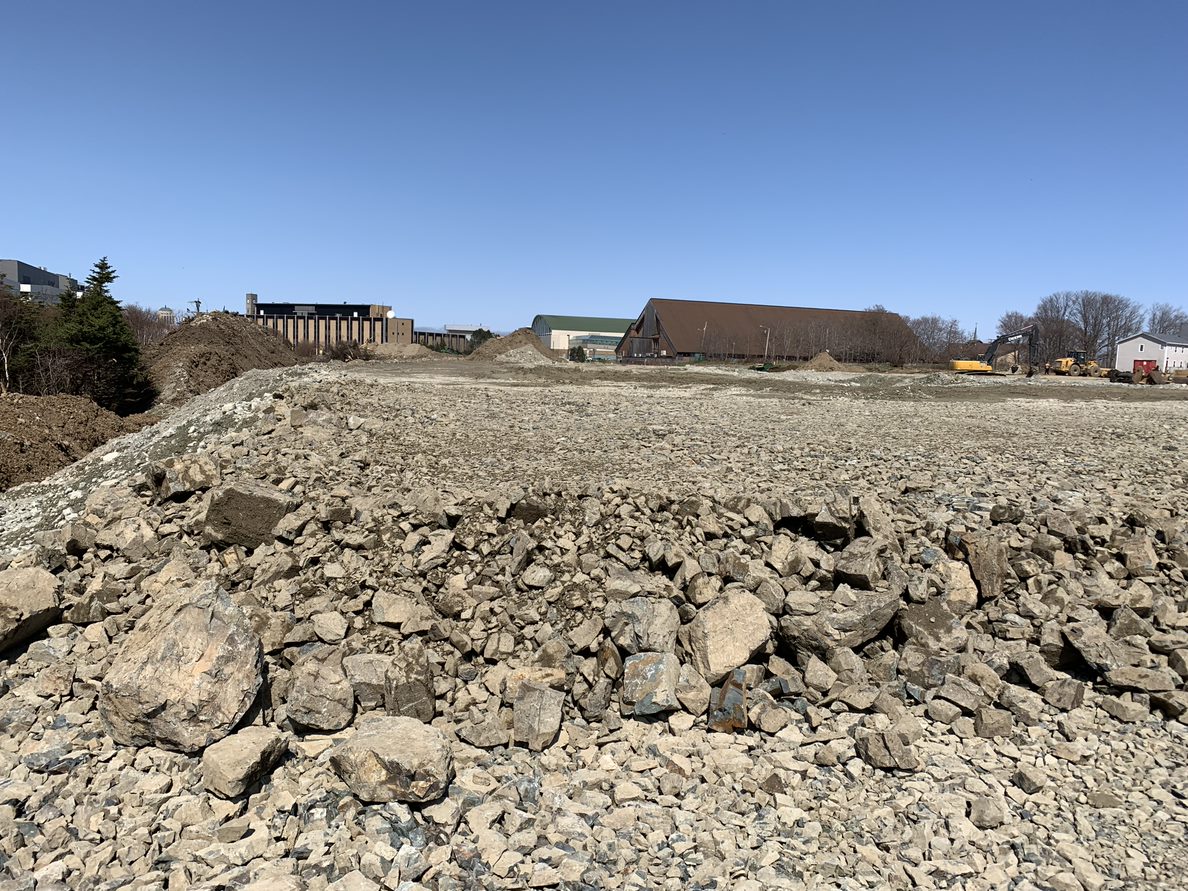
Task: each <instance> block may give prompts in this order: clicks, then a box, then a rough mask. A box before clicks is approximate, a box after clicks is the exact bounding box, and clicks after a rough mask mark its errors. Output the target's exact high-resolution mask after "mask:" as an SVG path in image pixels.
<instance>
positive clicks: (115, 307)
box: [53, 257, 155, 414]
mask: <svg viewBox="0 0 1188 891" xmlns="http://www.w3.org/2000/svg"><path fill="white" fill-rule="evenodd" d="M117 278H118V276H117V275H116V271H115V269H114V267H112V265H111V264H110V263H108V261H107V258H106V257H103V258H101V259H100V260H99V261H98V262H96V263H95V265H94V267H93V268H92V269H91V273H90V275H88V276H87V280H86V284H85V286H84V287H83V292H82V296H81V297H80V298H79V299H78V302H77V303H76V304H75V305H74V306H73V307H71V308H69V309H64V311H63V312H62V315H61V319H60V321H59V323H58V325H57V331H56V332H55V336H54V338H53V339H54V341H55V343H54V346H56V347H58V348H59V349H63V348H64V349H67V350H73V351H76V352H77V353H78V354H80V356H81V358H82V359H83V360H84V363H85V374H84V375H83V379H81V380H75V381H74V382H73V389H74V390H76V391H77V392H79V393H81V394H82V395H86V396H89V397H91V398H92V399H94V400H95V401H96V402H97V403H99V404H100V405H102V406H103V407H105V408H109V409H111V410H112V411H116V412H119V413H121V414H129V413H131V412H135V411H143V410H144V409H146V408H148V406H149V405H150V404H151V403H152V400H153V396H154V395H155V393H154V391H153V388H152V384H151V383H150V381H149V378H148V374H147V373H146V372H145V369H144V367H143V365H142V363H141V357H140V347H139V345H138V344H137V342H136V335H135V334H134V333H133V332H132V328H131V326H130V325H129V324H128V320H127V319H126V318H125V317H124V313H123V312H122V311H121V309H120V305H119V303H117V302H116V299H115V298H114V297H113V296H112V294H111V285H112V283H113V282H114V281H115V280H116V279H117Z"/></svg>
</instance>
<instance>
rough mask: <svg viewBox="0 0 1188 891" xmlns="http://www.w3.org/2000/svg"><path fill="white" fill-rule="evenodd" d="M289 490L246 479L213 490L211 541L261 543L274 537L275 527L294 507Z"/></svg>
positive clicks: (209, 522)
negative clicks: (285, 490)
mask: <svg viewBox="0 0 1188 891" xmlns="http://www.w3.org/2000/svg"><path fill="white" fill-rule="evenodd" d="M294 506H295V505H294V502H293V500H292V498H291V497H290V496H289V494H288V493H287V492H284V491H282V490H280V489H278V488H276V487H275V486H270V485H268V484H266V483H258V482H253V481H250V480H242V481H239V482H235V483H228V484H226V485H223V486H220V487H219V488H217V489H215V490H214V491H213V492H211V495H210V504H209V506H208V507H207V510H206V519H205V524H204V531H205V533H206V539H207V541H209V542H211V543H212V544H220V545H243V546H244V547H245V548H254V547H258V546H259V545H260V544H262V543H263V542H265V541H268V540H270V539H271V538H272V530H273V528H274V527H275V526H276V524H277V523H279V522H280V520H281V518H282V517H283V516H284V515H285V514H287V513H288V512H289V511H291V510H292V509H293V507H294Z"/></svg>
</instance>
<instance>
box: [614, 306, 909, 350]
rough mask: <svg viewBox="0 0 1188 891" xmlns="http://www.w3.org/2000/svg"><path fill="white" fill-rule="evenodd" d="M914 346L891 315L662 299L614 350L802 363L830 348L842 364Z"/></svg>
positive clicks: (905, 328) (646, 308)
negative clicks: (801, 361) (800, 361)
mask: <svg viewBox="0 0 1188 891" xmlns="http://www.w3.org/2000/svg"><path fill="white" fill-rule="evenodd" d="M915 343H916V336H915V335H914V334H913V333H912V330H911V329H910V328H909V327H908V326H907V323H906V322H904V320H903V319H902V318H901V317H900V316H898V315H896V314H895V313H893V312H886V311H881V310H878V311H876V310H847V309H814V308H810V307H804V306H764V305H759V304H753V303H721V302H717V301H708V300H665V299H659V298H657V299H653V300H649V301H648V302H647V304H646V305H645V306H644V308H643V311H642V312H641V313H640V315H639V318H638V319H635V320H634V321H633V322H632V323H631V326H630V327H629V328H628V330H627V333H626V334H624V335H623V337H622V339H621V340H620V341H619V345H618V348H617V350H616V352H617V354H618V356H619V358H620V359H621V360H623V361H627V362H691V361H700V360H703V359H717V360H722V361H741V362H754V361H761V360H764V361H766V360H770V361H799V360H804V359H811V358H812V357H813V356H816V355H817V354H818V353H822V352H828V353H830V355H832V356H833V357H834V358H835V359H837V360H838V361H840V362H888V363H892V364H896V363H901V362H903V361H905V360H906V358H907V357H908V355H909V354H910V352H911V350H912V347H913V346H914V345H915Z"/></svg>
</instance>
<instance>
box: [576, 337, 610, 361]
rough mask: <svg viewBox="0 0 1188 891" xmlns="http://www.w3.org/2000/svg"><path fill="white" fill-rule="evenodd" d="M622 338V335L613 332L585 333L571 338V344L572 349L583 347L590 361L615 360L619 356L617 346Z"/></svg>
mask: <svg viewBox="0 0 1188 891" xmlns="http://www.w3.org/2000/svg"><path fill="white" fill-rule="evenodd" d="M622 339H623V338H622V337H615V336H614V335H611V334H584V335H582V336H581V337H572V338H570V340H569V346H570V349H572V348H573V347H581V348H582V349H583V350H584V351H585V353H586V359H587V360H589V361H592V362H606V361H614V360H615V359H616V358H617V356H616V355H615V348H616V347H617V346H618V345H619V341H620V340H622Z"/></svg>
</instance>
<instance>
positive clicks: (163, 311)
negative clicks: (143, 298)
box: [157, 306, 177, 325]
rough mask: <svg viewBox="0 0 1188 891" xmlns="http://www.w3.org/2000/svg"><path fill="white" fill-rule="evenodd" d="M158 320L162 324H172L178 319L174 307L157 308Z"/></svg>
mask: <svg viewBox="0 0 1188 891" xmlns="http://www.w3.org/2000/svg"><path fill="white" fill-rule="evenodd" d="M157 321H158V322H160V323H161V324H162V325H172V324H174V322H176V321H177V318H176V316H174V314H173V310H172V309H170V308H169V307H168V306H162V307H161V308H160V309H159V310H157Z"/></svg>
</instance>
